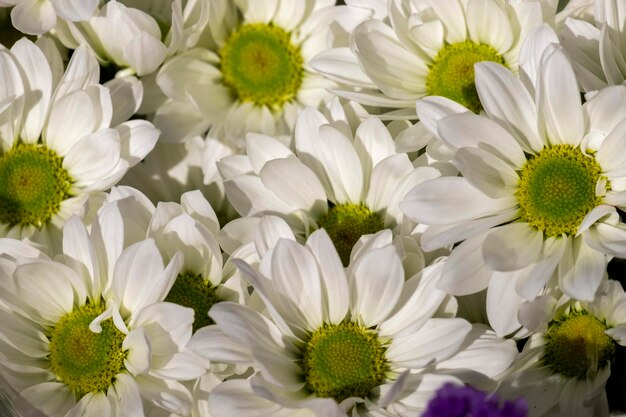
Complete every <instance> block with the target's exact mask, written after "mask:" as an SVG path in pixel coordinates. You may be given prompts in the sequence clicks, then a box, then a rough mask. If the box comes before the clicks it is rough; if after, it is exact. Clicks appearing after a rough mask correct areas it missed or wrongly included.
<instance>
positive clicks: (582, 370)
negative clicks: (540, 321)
mask: <svg viewBox="0 0 626 417" xmlns="http://www.w3.org/2000/svg"><path fill="white" fill-rule="evenodd" d="M606 329H607V326H606V324H604V323H602V322H601V321H600V320H598V319H597V318H595V317H594V316H591V315H589V313H587V312H585V311H580V312H573V313H571V314H569V315H567V316H565V317H563V318H561V319H560V320H558V321H553V322H551V323H550V326H549V328H548V332H547V333H546V345H545V353H544V356H543V361H544V363H545V364H546V365H547V366H548V367H550V368H551V369H552V371H553V372H555V373H558V374H561V375H563V376H565V377H567V378H577V379H587V378H588V377H593V376H595V375H596V374H597V372H598V370H600V369H601V368H603V367H605V366H607V365H608V364H609V362H610V360H611V359H612V357H613V354H614V352H615V341H614V340H613V339H612V338H611V337H610V336H608V335H607V334H605V333H604V331H605V330H606Z"/></svg>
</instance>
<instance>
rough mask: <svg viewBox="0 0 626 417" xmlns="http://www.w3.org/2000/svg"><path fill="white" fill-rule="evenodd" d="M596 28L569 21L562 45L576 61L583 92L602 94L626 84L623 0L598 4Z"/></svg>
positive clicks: (576, 69) (595, 13)
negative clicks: (599, 92) (615, 86)
mask: <svg viewBox="0 0 626 417" xmlns="http://www.w3.org/2000/svg"><path fill="white" fill-rule="evenodd" d="M594 6H595V7H594V9H593V17H594V21H595V25H594V24H592V23H593V22H592V23H589V22H586V21H583V20H576V19H567V20H566V21H565V27H564V28H563V30H562V32H561V43H562V44H563V47H564V48H565V49H566V50H567V52H568V54H569V56H570V58H571V60H572V61H573V65H574V70H575V71H576V75H577V76H578V81H579V82H580V85H581V87H582V89H583V90H584V91H586V92H589V91H594V90H599V89H602V88H604V87H606V86H607V85H619V84H622V83H625V82H626V7H624V2H623V1H622V0H597V1H596V2H595V4H594Z"/></svg>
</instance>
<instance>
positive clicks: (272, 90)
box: [220, 23, 304, 108]
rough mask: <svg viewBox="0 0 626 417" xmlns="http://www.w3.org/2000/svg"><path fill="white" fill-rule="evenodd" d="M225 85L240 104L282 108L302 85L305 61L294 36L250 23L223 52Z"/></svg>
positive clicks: (234, 37) (227, 42) (267, 26)
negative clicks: (294, 40)
mask: <svg viewBox="0 0 626 417" xmlns="http://www.w3.org/2000/svg"><path fill="white" fill-rule="evenodd" d="M220 56H221V65H222V76H223V77H224V84H225V85H227V86H228V87H230V88H231V90H232V91H233V92H234V94H235V95H236V96H237V98H238V99H239V100H240V101H250V102H253V103H254V104H256V105H258V106H270V107H277V108H280V107H282V105H283V104H285V103H286V102H288V101H290V100H292V99H293V98H294V97H295V96H296V94H297V93H298V91H299V90H300V86H301V85H302V78H303V75H304V71H303V60H302V54H301V53H300V47H299V46H294V45H293V44H292V43H291V35H290V33H288V32H286V31H285V30H283V29H281V28H280V27H277V26H274V25H273V24H271V23H270V24H263V23H255V24H247V25H242V26H240V27H239V28H238V29H237V30H236V31H234V32H233V33H232V34H231V35H230V37H229V38H228V40H227V41H226V44H225V45H224V46H223V47H222V49H221V51H220Z"/></svg>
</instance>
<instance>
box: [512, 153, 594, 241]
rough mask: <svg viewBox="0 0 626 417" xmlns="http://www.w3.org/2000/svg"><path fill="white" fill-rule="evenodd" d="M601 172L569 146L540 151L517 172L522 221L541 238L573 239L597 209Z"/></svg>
mask: <svg viewBox="0 0 626 417" xmlns="http://www.w3.org/2000/svg"><path fill="white" fill-rule="evenodd" d="M601 174H602V169H601V168H600V165H599V164H598V163H597V162H596V160H595V159H594V158H592V157H589V156H586V155H584V154H583V153H582V151H581V150H580V148H577V147H574V146H571V145H555V146H552V147H550V148H545V149H543V150H542V151H541V152H540V153H539V154H538V155H537V156H535V157H534V158H532V159H529V160H528V162H527V163H526V165H524V167H523V168H522V171H521V172H520V179H519V183H518V188H517V192H516V196H517V199H518V201H519V205H520V208H521V219H522V220H523V221H525V222H527V223H528V224H530V226H531V227H533V228H535V229H536V230H539V231H542V232H543V233H544V236H562V235H563V234H565V235H567V236H573V235H575V234H576V231H577V230H578V227H579V226H580V224H581V223H582V221H583V219H584V218H585V216H586V215H587V214H588V213H589V212H590V211H591V210H593V208H595V207H596V206H598V205H599V204H600V203H601V201H602V197H600V196H596V184H597V183H598V180H599V179H600V177H601Z"/></svg>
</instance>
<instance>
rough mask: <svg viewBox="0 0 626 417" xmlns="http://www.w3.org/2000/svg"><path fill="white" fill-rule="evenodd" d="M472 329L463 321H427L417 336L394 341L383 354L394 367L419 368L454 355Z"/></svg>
mask: <svg viewBox="0 0 626 417" xmlns="http://www.w3.org/2000/svg"><path fill="white" fill-rule="evenodd" d="M471 330H472V326H471V324H469V323H468V322H467V321H465V320H463V319H430V320H428V321H427V322H426V323H425V324H424V326H423V327H422V328H421V329H420V330H419V331H417V332H416V333H414V334H412V335H410V336H405V337H400V338H396V339H394V340H393V341H392V342H391V345H390V346H389V348H388V349H387V353H386V355H387V357H388V358H389V360H390V361H392V362H393V363H395V364H398V365H400V366H403V367H407V368H411V369H420V368H423V367H425V366H426V365H429V364H435V363H437V362H439V361H443V360H445V359H448V358H450V357H451V356H452V355H454V354H455V353H457V352H458V350H459V348H460V346H461V345H462V343H463V341H464V340H465V337H466V336H467V335H468V333H469V332H470V331H471Z"/></svg>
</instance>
